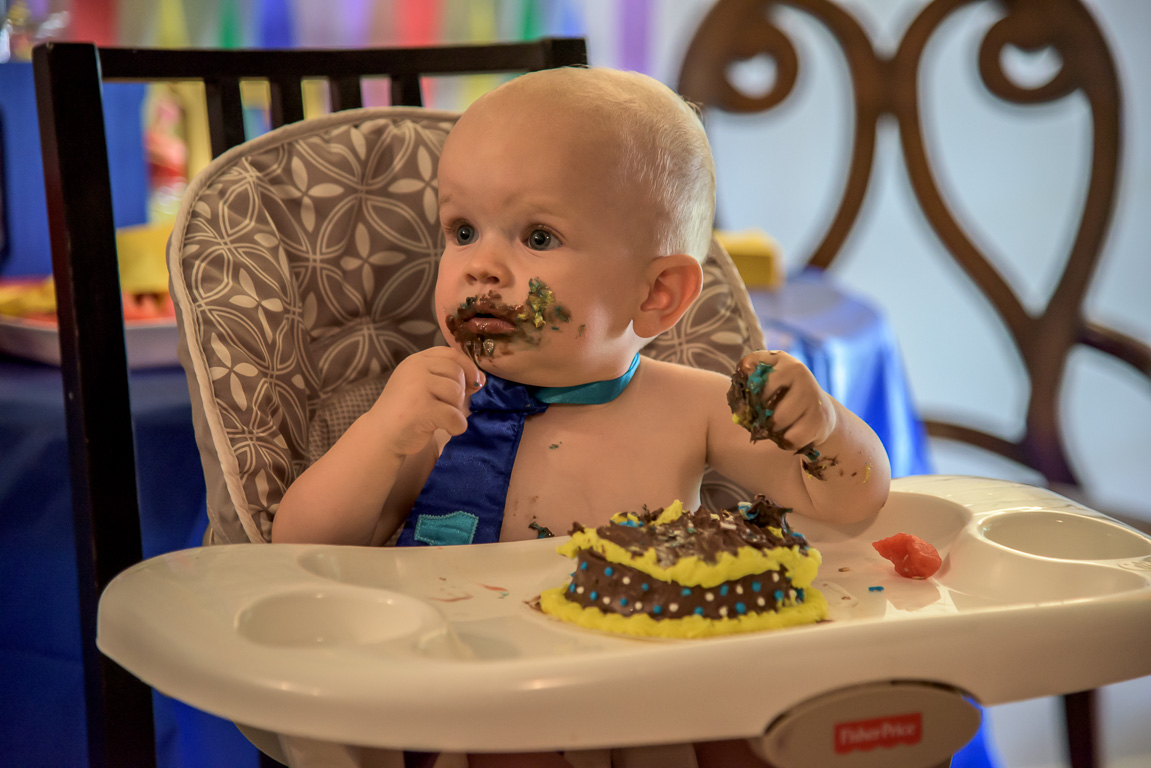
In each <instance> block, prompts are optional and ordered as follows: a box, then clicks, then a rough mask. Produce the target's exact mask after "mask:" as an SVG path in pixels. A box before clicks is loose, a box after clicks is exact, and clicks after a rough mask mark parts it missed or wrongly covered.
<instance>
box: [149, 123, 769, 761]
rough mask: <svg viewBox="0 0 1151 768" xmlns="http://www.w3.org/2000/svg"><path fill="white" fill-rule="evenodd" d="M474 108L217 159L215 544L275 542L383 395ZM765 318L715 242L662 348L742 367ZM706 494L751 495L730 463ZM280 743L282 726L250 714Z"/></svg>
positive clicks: (187, 237)
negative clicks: (294, 498) (284, 510)
mask: <svg viewBox="0 0 1151 768" xmlns="http://www.w3.org/2000/svg"><path fill="white" fill-rule="evenodd" d="M455 118H456V115H455V114H453V113H448V112H439V111H434V110H427V109H412V108H404V107H385V108H377V109H363V110H350V111H346V112H340V113H333V114H331V115H328V116H325V117H320V118H312V119H309V120H306V121H303V122H300V123H296V124H294V125H290V126H286V127H284V128H281V129H279V130H276V131H272V132H271V133H268V134H265V135H264V136H261V137H259V138H257V139H254V140H251V141H249V142H246V143H245V144H242V145H240V146H238V147H235V148H233V149H232V150H229V151H228V152H226V153H224V154H223V155H221V156H220V157H219V158H217V159H216V160H215V161H214V162H213V163H212V164H211V165H210V166H209V167H208V168H206V169H205V170H204V171H203V173H201V174H200V175H199V176H198V177H197V178H196V179H195V180H194V182H193V183H192V185H191V186H190V187H189V189H188V190H187V193H186V194H185V197H184V201H183V203H182V205H181V209H180V213H179V215H178V217H177V220H176V223H175V228H174V231H173V236H172V240H171V243H170V246H169V272H170V275H171V280H172V296H173V300H174V302H175V304H176V306H177V307H178V322H179V324H180V352H181V359H182V361H183V362H184V365H185V368H186V369H187V371H188V376H189V381H190V387H191V389H192V391H193V403H194V410H195V414H196V422H197V423H196V427H197V434H198V436H199V440H198V441H199V444H200V447H201V451H202V454H203V456H204V468H205V475H206V478H207V483H208V514H209V518H210V521H211V528H210V532H209V538H210V541H211V542H213V543H237V542H247V541H266V540H269V539H270V528H271V522H272V517H273V515H274V514H275V510H276V507H277V505H278V504H279V501H280V499H281V498H282V496H283V494H284V492H285V491H286V490H287V488H288V486H289V485H290V484H291V482H292V481H293V480H294V479H295V478H296V477H297V476H298V475H299V474H300V473H301V472H302V471H303V470H304V469H305V468H306V467H307V466H308V465H309V464H310V463H311V462H313V461H315V460H316V459H317V458H319V457H320V456H322V455H323V454H324V453H325V452H326V451H327V450H328V448H330V447H331V445H332V444H333V443H334V442H335V440H336V439H337V438H339V436H340V435H341V434H342V433H343V431H344V430H345V429H346V428H347V427H348V426H349V425H350V424H351V423H352V422H353V421H354V420H355V419H356V418H358V417H359V416H360V415H361V414H363V413H364V412H365V411H366V410H367V409H368V408H369V407H370V406H371V405H372V403H373V402H374V401H375V400H376V398H377V396H378V395H379V393H380V391H381V389H382V388H383V386H384V383H385V382H386V380H387V377H388V376H389V374H390V373H391V371H392V369H393V368H394V367H395V366H396V364H397V363H399V362H400V361H401V360H403V358H404V357H406V356H407V355H408V354H410V353H412V352H415V351H417V350H420V349H424V348H426V347H428V346H431V345H433V344H443V343H444V341H443V339H442V338H441V337H440V336H439V332H438V326H437V323H436V316H435V314H434V302H433V288H434V281H435V273H436V264H437V261H438V258H439V255H440V253H441V251H442V250H443V245H444V243H443V230H442V227H441V226H440V223H439V217H438V210H437V205H436V199H435V172H436V164H437V161H438V158H439V153H440V149H441V147H442V144H443V140H444V138H445V137H446V135H447V132H448V130H449V129H450V127H451V125H452V124H453V122H454V120H455ZM762 345H763V338H762V332H761V331H760V328H759V324H758V321H757V320H756V317H755V314H754V311H753V309H752V307H751V304H750V300H749V298H748V295H747V291H746V289H745V288H744V286H743V283H742V281H741V280H740V278H739V275H738V272H737V271H736V269H735V267H734V264H733V263H732V262H731V259H730V257H729V256H728V255H727V254H726V253H725V252H724V251H723V249H722V248H721V247H720V246H719V245H718V244H717V243H715V242H713V244H712V248H711V251H710V253H709V255H708V258H707V260H706V262H705V264H704V284H703V288H702V292H701V296H700V298H699V299H698V300H697V301H696V303H695V304H694V305H693V306H692V308H691V309H690V310H689V312H688V314H687V315H686V316H685V317H684V318H683V320H682V321H681V322H680V323H679V324H678V325H677V326H676V327H675V328H674V329H672V330H671V331H669V332H668V333H667V334H665V335H664V336H661V337H659V338H657V339H656V340H654V341H653V342H652V343H651V344H649V345H648V347H647V348H646V349H645V350H644V353H645V354H647V355H649V356H653V357H656V358H659V359H663V360H671V361H676V362H680V363H683V364H687V365H693V366H697V367H704V368H709V369H713V370H716V371H722V372H725V373H729V372H730V371H731V370H733V369H734V367H735V365H736V363H737V362H738V360H739V359H740V358H741V357H743V356H744V355H745V354H747V353H749V352H751V351H753V350H755V349H759V348H761V347H762ZM704 493H705V495H706V496H708V498H709V500H710V502H711V503H722V502H720V501H719V497H721V496H723V497H726V496H731V497H737V498H744V496H745V495H746V494H742V493H740V492H739V491H738V489H735V488H733V487H732V486H731V484H730V483H728V482H727V481H726V480H725V479H724V478H722V477H719V476H718V475H716V474H714V473H712V474H711V475H709V478H708V482H707V483H706V485H705V488H704ZM246 732H247V733H249V734H250V736H251V737H253V739H254V740H256V741H260V740H261V738H263V739H264V740H263V741H260V743H261V746H262V747H264V748H266V749H268V750H269V751H272V752H275V750H276V746H275V744H274V743H269V742H268V741H267V738H268V735H267V734H260V733H258V732H257V731H256V730H255V729H252V728H248V729H246Z"/></svg>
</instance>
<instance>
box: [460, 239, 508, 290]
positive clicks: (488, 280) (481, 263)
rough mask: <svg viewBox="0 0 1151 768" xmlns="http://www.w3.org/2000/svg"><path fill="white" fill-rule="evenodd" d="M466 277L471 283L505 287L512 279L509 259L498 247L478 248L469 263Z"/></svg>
mask: <svg viewBox="0 0 1151 768" xmlns="http://www.w3.org/2000/svg"><path fill="white" fill-rule="evenodd" d="M466 276H467V279H468V281H469V282H471V283H475V284H478V285H483V286H487V287H492V286H497V285H503V284H504V283H506V282H508V280H509V279H510V278H511V273H510V271H509V269H508V265H507V259H505V258H504V257H503V255H502V253H501V252H500V248H499V247H498V245H494V244H493V245H487V246H485V247H480V248H477V249H476V250H475V251H474V252H473V255H472V258H471V260H469V261H468V265H467V271H466Z"/></svg>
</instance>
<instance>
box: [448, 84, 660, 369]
mask: <svg viewBox="0 0 1151 768" xmlns="http://www.w3.org/2000/svg"><path fill="white" fill-rule="evenodd" d="M545 101H546V99H545ZM528 102H531V103H528ZM615 168H616V160H615V151H614V148H613V147H612V146H611V144H610V143H608V142H605V141H604V140H603V137H602V135H601V132H599V131H596V130H591V129H588V128H587V127H586V126H580V125H579V124H578V123H577V122H576V121H574V120H572V119H571V117H570V116H560V115H556V114H554V113H549V109H548V105H547V104H546V103H544V104H540V103H538V102H536V101H534V100H531V99H525V98H522V97H520V96H519V95H512V96H506V97H505V96H500V97H499V98H497V99H491V100H488V101H485V102H481V103H480V104H478V105H477V106H475V107H473V108H472V109H471V110H469V112H468V113H467V114H466V115H465V116H464V117H463V118H462V119H461V121H460V123H459V125H458V126H457V127H456V128H455V129H454V130H453V131H452V134H451V136H450V137H449V139H448V142H447V144H446V145H445V147H444V152H443V156H442V158H441V160H440V167H439V190H440V221H441V223H442V225H443V227H444V234H445V240H446V244H445V249H444V254H443V258H442V259H441V261H440V270H439V277H438V281H437V285H436V309H437V314H438V315H439V318H440V325H441V329H442V330H443V332H444V335H445V337H446V338H448V340H449V341H451V342H453V343H455V344H456V345H457V346H459V347H460V348H461V349H463V350H464V351H465V352H467V353H468V354H470V355H472V356H473V357H475V358H476V359H477V361H478V362H479V364H480V366H481V367H482V368H483V369H484V370H486V371H488V372H490V373H494V374H496V375H498V376H503V377H506V378H510V379H514V380H516V381H521V382H524V383H527V384H535V385H540V386H567V385H571V384H577V383H583V382H585V381H595V380H600V379H605V378H612V377H614V376H618V375H620V374H621V373H623V371H624V370H625V369H626V368H627V365H628V363H630V362H631V357H632V355H633V354H634V352H635V348H636V337H635V335H634V333H633V332H632V329H631V323H632V318H633V316H634V313H635V312H636V310H637V309H638V307H639V305H640V303H641V302H642V300H643V298H644V296H645V295H646V283H645V281H644V274H645V272H646V271H647V267H648V265H649V263H650V261H651V260H652V258H653V257H654V255H655V254H654V253H651V252H650V251H649V250H648V249H647V246H648V244H649V243H650V242H651V235H650V226H651V224H650V222H649V220H648V219H649V217H648V216H647V215H645V214H646V212H645V211H644V210H643V208H644V206H643V205H642V203H641V201H640V200H639V199H638V197H637V196H634V195H628V194H625V192H624V190H622V189H621V185H620V184H619V182H618V175H617V173H616V170H615Z"/></svg>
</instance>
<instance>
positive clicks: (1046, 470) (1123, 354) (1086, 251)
mask: <svg viewBox="0 0 1151 768" xmlns="http://www.w3.org/2000/svg"><path fill="white" fill-rule="evenodd" d="M968 4H970V2H969V0H934V2H930V3H927V4H926V5H925V7H923V8H922V10H920V11H919V13H918V15H917V16H916V17H915V19H914V20H913V21H912V22H911V24H910V25H909V26H908V27H907V29H906V32H905V33H904V35H903V38H902V39H901V40H900V41H899V42H898V45H897V47H896V50H895V52H894V53H893V54H892V55H890V56H888V55H885V54H883V53H881V52H880V51H877V50H876V48H875V47H874V46H873V45H872V42H871V40H870V39H869V38H868V35H867V33H866V31H865V29H864V27H863V26H862V25H861V24H860V23H859V22H858V21H857V20H856V19H855V18H854V17H853V16H852V15H851V13H849V11H848V9H846V8H844V7H843V5H842V4H840V3H835V2H829V1H828V0H782V1H777V0H719V2H717V3H716V5H715V6H714V7H713V8H712V9H711V11H710V12H709V13H708V15H707V16H706V18H705V19H704V20H703V22H702V23H701V24H700V26H699V28H698V30H697V31H696V33H695V36H694V39H693V40H692V41H691V44H690V46H689V48H688V50H687V53H686V55H685V58H684V61H683V66H682V69H681V71H680V79H679V89H680V92H681V93H682V94H683V95H684V96H686V97H687V98H689V99H692V100H694V101H696V102H698V103H700V104H702V105H703V106H705V107H709V108H715V109H720V110H724V111H728V112H735V113H754V112H761V111H765V110H770V109H772V108H773V107H775V106H776V105H778V104H779V103H780V102H782V101H783V100H784V99H785V98H786V97H787V96H788V94H789V93H790V92H791V90H792V88H793V86H794V85H795V83H796V77H797V71H798V67H799V59H798V53H797V49H796V47H795V46H794V45H793V44H792V42H791V41H790V40H789V38H788V36H787V34H786V33H785V32H784V31H783V30H781V29H780V28H779V27H777V26H775V24H774V23H773V21H772V18H771V16H770V15H769V14H770V12H771V11H772V10H774V9H775V8H776V7H778V6H789V7H791V8H794V9H797V10H800V11H802V12H804V13H805V14H808V15H810V16H811V17H813V18H814V19H815V20H816V21H817V22H818V23H819V24H821V25H822V26H823V27H824V28H825V29H826V31H827V32H828V33H829V34H830V36H831V37H832V38H833V39H834V40H835V42H836V44H837V45H838V46H839V48H840V49H841V51H840V52H841V53H842V55H843V57H844V60H845V61H846V64H847V68H848V71H849V77H850V83H851V88H852V98H853V101H854V123H855V127H854V135H853V141H852V147H851V154H850V159H849V167H848V172H847V174H846V177H845V181H844V184H843V189H842V192H841V194H840V196H839V202H838V205H837V208H836V210H835V213H834V216H833V217H832V219H831V223H830V224H829V225H828V226H827V228H826V230H824V232H823V235H822V238H821V239H820V241H819V242H818V245H817V246H816V247H815V249H814V250H813V252H812V253H811V254H810V255H808V257H807V259H806V261H807V263H808V264H811V265H814V266H818V267H822V268H829V267H833V265H834V263H835V259H836V256H837V254H838V253H839V252H840V249H841V248H842V247H843V245H844V242H845V241H846V239H847V237H848V234H849V233H850V232H851V230H852V228H853V227H854V226H855V224H856V222H857V220H858V219H859V217H860V211H861V209H862V207H863V203H864V201H865V199H866V198H867V195H868V191H869V182H870V179H871V174H872V168H873V165H874V162H873V161H874V156H875V147H876V137H877V132H878V125H879V121H880V120H881V119H883V118H884V117H885V116H888V117H890V118H893V119H894V121H895V123H896V124H897V125H898V130H899V140H900V147H901V151H902V160H903V162H904V163H905V165H906V168H907V172H908V176H909V179H910V183H911V187H912V189H913V191H914V195H915V198H916V200H917V202H918V205H919V208H920V211H921V212H922V214H923V217H924V218H925V219H926V221H927V222H928V223H929V224H930V226H931V228H932V229H933V230H934V233H935V235H936V236H937V237H938V239H939V241H940V242H941V243H942V244H943V246H944V247H945V249H946V251H947V252H948V254H949V255H950V257H951V258H952V259H953V261H954V262H955V264H956V265H957V266H958V267H959V268H960V269H961V270H962V271H963V272H964V273H965V274H966V276H967V278H968V279H969V280H970V281H971V283H972V284H973V285H974V286H975V287H976V288H977V289H978V290H979V291H980V292H981V293H982V294H983V296H984V297H985V298H986V300H987V305H988V306H989V307H991V308H992V309H993V310H994V312H995V314H996V315H997V319H998V321H999V322H1001V323H1002V325H1003V326H1004V327H1005V328H1006V329H1007V332H1008V335H1009V336H1010V338H1011V340H1012V341H1013V342H1014V344H1015V347H1016V348H1017V350H1018V352H1019V356H1020V359H1021V360H1022V361H1023V363H1024V365H1025V367H1026V372H1027V378H1028V380H1029V386H1030V397H1029V398H1028V399H1027V401H1026V402H1027V405H1026V414H1025V416H1024V419H1023V421H1024V424H1025V429H1024V431H1023V434H1022V435H1020V436H1019V437H1018V438H1016V439H1012V438H1009V437H1003V436H1001V435H995V434H990V433H989V432H986V431H983V430H980V429H978V428H976V427H974V426H971V425H968V424H962V423H956V422H954V421H949V420H946V419H944V418H941V417H936V416H933V415H932V414H930V413H928V414H926V415H925V416H926V418H925V421H926V425H927V430H928V433H929V434H930V435H932V436H933V437H936V438H942V439H946V440H953V441H959V442H962V443H967V444H970V445H973V446H976V447H977V448H980V449H983V450H986V451H989V452H991V453H993V454H997V455H999V456H1002V457H1005V458H1007V459H1010V460H1012V461H1014V462H1017V463H1018V464H1021V465H1024V466H1026V467H1030V468H1032V469H1034V470H1037V471H1038V472H1039V473H1040V474H1042V476H1043V477H1044V478H1046V480H1047V482H1048V483H1049V484H1050V485H1051V486H1053V487H1055V488H1056V489H1057V490H1059V491H1060V492H1062V493H1064V494H1065V495H1071V496H1079V497H1082V492H1081V488H1080V483H1079V480H1078V478H1077V476H1076V474H1075V471H1074V470H1073V468H1072V464H1071V462H1070V461H1069V460H1068V445H1067V442H1066V439H1065V436H1064V433H1063V431H1062V430H1061V429H1060V413H1059V407H1060V399H1059V396H1060V392H1061V390H1062V388H1063V383H1064V374H1065V372H1066V370H1067V361H1068V357H1069V355H1070V353H1071V351H1072V350H1073V349H1074V348H1075V347H1077V346H1080V345H1082V346H1085V347H1089V348H1092V349H1094V350H1096V351H1098V352H1101V353H1103V354H1106V355H1109V356H1111V357H1114V358H1115V359H1117V360H1119V361H1121V362H1123V363H1126V365H1127V366H1128V367H1129V368H1130V369H1131V370H1133V371H1134V372H1135V373H1136V374H1137V375H1138V376H1139V377H1142V378H1143V379H1145V380H1151V348H1149V347H1148V345H1147V344H1145V343H1142V342H1141V341H1139V340H1137V339H1135V338H1132V337H1130V336H1128V335H1125V334H1123V333H1121V332H1120V331H1118V330H1116V329H1114V328H1109V327H1107V326H1105V325H1103V324H1101V323H1098V322H1095V321H1094V320H1092V319H1090V318H1088V317H1087V316H1086V315H1085V312H1084V306H1083V302H1084V297H1085V295H1086V293H1087V290H1088V287H1089V286H1090V285H1091V280H1092V276H1093V273H1094V270H1095V268H1096V266H1097V264H1098V262H1099V258H1100V255H1101V252H1102V248H1103V244H1104V242H1105V241H1106V238H1107V232H1108V229H1109V226H1110V223H1111V217H1112V212H1113V209H1114V205H1115V197H1116V192H1117V188H1118V172H1119V163H1120V155H1121V149H1122V145H1123V142H1122V130H1121V121H1120V115H1121V104H1122V94H1121V92H1120V86H1119V78H1118V75H1117V73H1116V67H1115V61H1114V58H1113V56H1112V54H1111V52H1110V50H1109V48H1108V45H1107V41H1106V38H1105V36H1104V35H1103V33H1102V31H1101V30H1100V28H1099V25H1098V24H1097V23H1096V21H1095V20H1094V18H1092V15H1091V13H1090V12H1089V11H1088V10H1087V8H1086V7H1085V6H1084V5H1083V4H1082V3H1081V2H1079V0H1064V1H1062V2H1059V3H1051V4H1041V3H1033V2H1026V1H1025V0H1001V2H999V3H998V6H999V10H1000V11H1001V12H1002V14H1003V18H1002V19H1001V20H1000V21H998V22H997V23H995V24H994V25H993V26H992V27H991V28H990V30H989V31H988V33H987V35H986V37H985V38H984V39H983V41H982V44H981V46H980V49H979V75H980V77H981V79H982V82H983V84H984V86H986V88H987V90H988V91H989V92H990V93H991V94H992V95H994V96H995V97H997V98H999V99H1001V100H1003V101H1006V102H1009V103H1012V104H1032V103H1042V102H1048V101H1053V100H1055V99H1060V98H1063V97H1065V96H1067V95H1068V94H1071V93H1073V92H1076V91H1079V92H1080V94H1081V95H1082V97H1083V98H1084V99H1085V100H1086V102H1087V104H1088V105H1089V107H1090V110H1091V118H1092V121H1093V125H1092V129H1093V143H1092V146H1091V153H1092V155H1091V175H1090V181H1089V186H1088V190H1087V196H1086V200H1085V204H1084V207H1083V214H1082V218H1081V220H1080V222H1079V227H1078V230H1077V232H1076V233H1075V236H1074V241H1073V243H1072V244H1071V247H1070V254H1069V257H1068V259H1067V263H1066V266H1065V267H1064V269H1063V272H1062V274H1061V276H1060V279H1059V282H1058V285H1057V286H1056V287H1055V289H1054V291H1053V293H1052V295H1051V298H1050V300H1049V301H1048V303H1047V305H1046V306H1045V307H1043V308H1042V309H1041V310H1039V311H1038V312H1030V311H1028V309H1027V308H1026V307H1025V306H1024V304H1023V302H1022V301H1021V299H1020V298H1019V296H1018V295H1016V293H1015V292H1014V291H1013V290H1012V288H1011V286H1010V284H1009V283H1008V282H1007V280H1006V279H1005V278H1004V277H1003V275H1002V274H1001V273H1000V272H999V271H998V270H997V269H996V267H995V265H994V262H992V261H991V260H990V259H989V258H988V257H987V255H986V254H985V253H983V252H981V250H980V248H979V246H978V245H977V240H976V238H974V237H973V236H972V235H971V233H969V232H966V231H964V229H963V227H962V226H961V224H960V220H959V218H957V217H956V216H955V215H954V213H953V211H952V209H951V208H950V206H949V204H948V202H947V200H946V198H945V196H944V194H943V192H942V190H941V188H940V187H939V186H938V185H937V183H936V173H935V170H934V168H933V164H932V162H931V160H930V159H929V158H930V156H929V154H928V152H927V151H926V144H927V142H926V139H925V135H924V131H923V127H922V117H921V112H920V106H919V104H920V93H921V91H920V90H919V89H920V88H921V87H922V84H923V81H922V80H921V79H920V69H921V64H922V61H923V54H924V49H925V47H926V46H927V44H928V42H929V41H930V40H931V38H932V36H933V35H934V33H935V32H936V31H937V30H938V29H939V28H940V26H941V25H942V24H943V22H945V21H946V20H947V19H948V17H949V16H950V15H951V14H952V13H954V12H955V11H957V10H959V9H961V8H963V7H964V6H965V5H968ZM1047 45H1051V46H1053V47H1054V48H1055V49H1056V50H1057V51H1058V53H1059V55H1060V57H1061V59H1062V67H1061V68H1060V70H1059V71H1058V73H1057V74H1056V75H1055V76H1054V77H1053V78H1052V79H1051V80H1050V82H1048V83H1046V84H1045V85H1042V86H1040V87H1036V88H1027V87H1022V86H1020V85H1018V84H1016V83H1015V82H1014V81H1013V80H1012V79H1011V77H1010V76H1009V75H1008V74H1007V73H1006V72H1005V71H1004V70H1003V68H1002V66H1001V58H1000V57H1001V54H1002V53H1003V50H1004V48H1005V47H1007V46H1016V47H1018V48H1020V49H1023V50H1028V51H1034V50H1039V49H1041V48H1043V47H1044V46H1047ZM761 54H762V55H766V56H768V57H770V58H771V59H773V60H774V62H775V65H776V69H775V72H776V78H775V82H774V83H773V85H772V87H771V88H770V90H769V91H768V92H766V93H763V94H756V95H752V96H749V95H747V94H745V93H743V92H741V91H740V90H738V89H737V88H736V87H735V86H734V85H733V84H732V82H731V81H730V80H729V79H728V71H729V68H730V67H731V66H732V65H733V64H736V63H738V62H740V61H744V60H747V59H750V58H752V57H755V56H757V55H761ZM1087 503H1088V504H1090V502H1089V501H1088V502H1087ZM1115 516H1116V517H1121V516H1119V515H1115ZM1126 522H1130V523H1132V524H1135V525H1140V522H1139V521H1132V520H1126ZM1146 525H1147V523H1146V521H1143V522H1142V524H1141V527H1144V528H1146ZM1065 705H1066V706H1065V710H1066V721H1067V729H1068V743H1069V750H1070V755H1071V761H1072V766H1073V768H1090V767H1091V766H1095V765H1097V764H1098V763H1097V757H1096V754H1097V746H1096V728H1095V712H1094V710H1095V705H1094V692H1093V691H1088V692H1083V693H1077V694H1071V695H1068V696H1066V697H1065Z"/></svg>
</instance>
